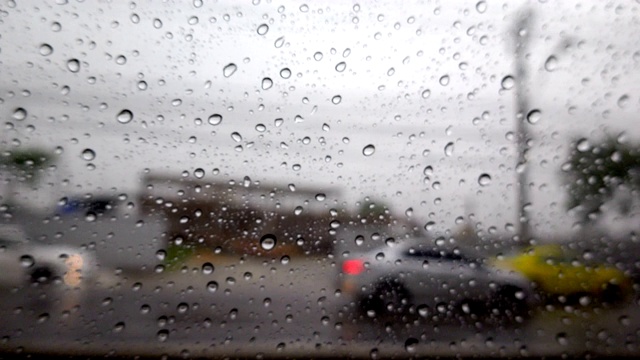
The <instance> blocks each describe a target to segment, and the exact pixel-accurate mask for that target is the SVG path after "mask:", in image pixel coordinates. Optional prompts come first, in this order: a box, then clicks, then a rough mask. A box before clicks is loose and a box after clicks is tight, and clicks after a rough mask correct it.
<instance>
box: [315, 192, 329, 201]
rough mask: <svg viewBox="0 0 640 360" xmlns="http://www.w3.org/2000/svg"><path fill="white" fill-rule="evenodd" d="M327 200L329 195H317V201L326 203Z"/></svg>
mask: <svg viewBox="0 0 640 360" xmlns="http://www.w3.org/2000/svg"><path fill="white" fill-rule="evenodd" d="M326 198H327V195H325V194H323V193H319V194H316V200H318V201H324V200H325V199H326Z"/></svg>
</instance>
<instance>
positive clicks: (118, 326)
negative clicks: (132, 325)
mask: <svg viewBox="0 0 640 360" xmlns="http://www.w3.org/2000/svg"><path fill="white" fill-rule="evenodd" d="M124 328H125V323H123V322H119V323H117V324H116V325H115V326H114V327H113V332H121V331H122V330H124Z"/></svg>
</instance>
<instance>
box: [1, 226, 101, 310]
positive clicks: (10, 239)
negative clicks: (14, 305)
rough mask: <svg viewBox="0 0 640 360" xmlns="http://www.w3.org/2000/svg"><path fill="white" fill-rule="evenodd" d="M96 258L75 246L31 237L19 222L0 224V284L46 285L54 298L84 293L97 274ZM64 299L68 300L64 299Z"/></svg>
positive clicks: (5, 286)
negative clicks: (41, 240)
mask: <svg viewBox="0 0 640 360" xmlns="http://www.w3.org/2000/svg"><path fill="white" fill-rule="evenodd" d="M95 266H96V261H95V258H94V257H93V256H92V255H91V254H90V253H88V252H86V251H82V250H81V249H78V248H74V247H71V246H64V245H46V244H38V243H36V242H33V241H29V240H28V239H27V236H26V235H25V233H24V232H23V231H22V230H21V229H20V228H19V227H16V226H11V225H2V226H0V287H1V288H3V289H18V290H20V289H25V290H28V289H42V290H43V291H45V292H46V293H47V294H48V296H47V299H49V300H51V301H59V302H60V301H61V302H67V303H68V302H69V301H71V300H73V299H76V300H77V298H78V296H81V295H80V294H82V293H84V292H85V291H86V290H87V288H88V287H89V286H90V283H91V280H92V278H93V277H94V276H95ZM61 299H64V300H61Z"/></svg>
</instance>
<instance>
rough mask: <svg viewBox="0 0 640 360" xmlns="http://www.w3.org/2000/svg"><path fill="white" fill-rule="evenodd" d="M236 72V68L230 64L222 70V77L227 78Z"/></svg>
mask: <svg viewBox="0 0 640 360" xmlns="http://www.w3.org/2000/svg"><path fill="white" fill-rule="evenodd" d="M236 70H238V67H237V66H236V64H234V63H230V64H228V65H227V66H225V67H224V68H223V69H222V75H224V77H229V76H231V75H233V73H235V72H236Z"/></svg>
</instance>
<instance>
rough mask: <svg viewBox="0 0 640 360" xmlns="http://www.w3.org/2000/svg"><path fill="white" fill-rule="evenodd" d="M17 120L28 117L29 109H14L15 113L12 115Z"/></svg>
mask: <svg viewBox="0 0 640 360" xmlns="http://www.w3.org/2000/svg"><path fill="white" fill-rule="evenodd" d="M11 116H12V117H13V118H14V119H16V120H24V119H26V118H27V110H25V109H24V108H21V107H20V108H16V109H15V110H13V115H11Z"/></svg>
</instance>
